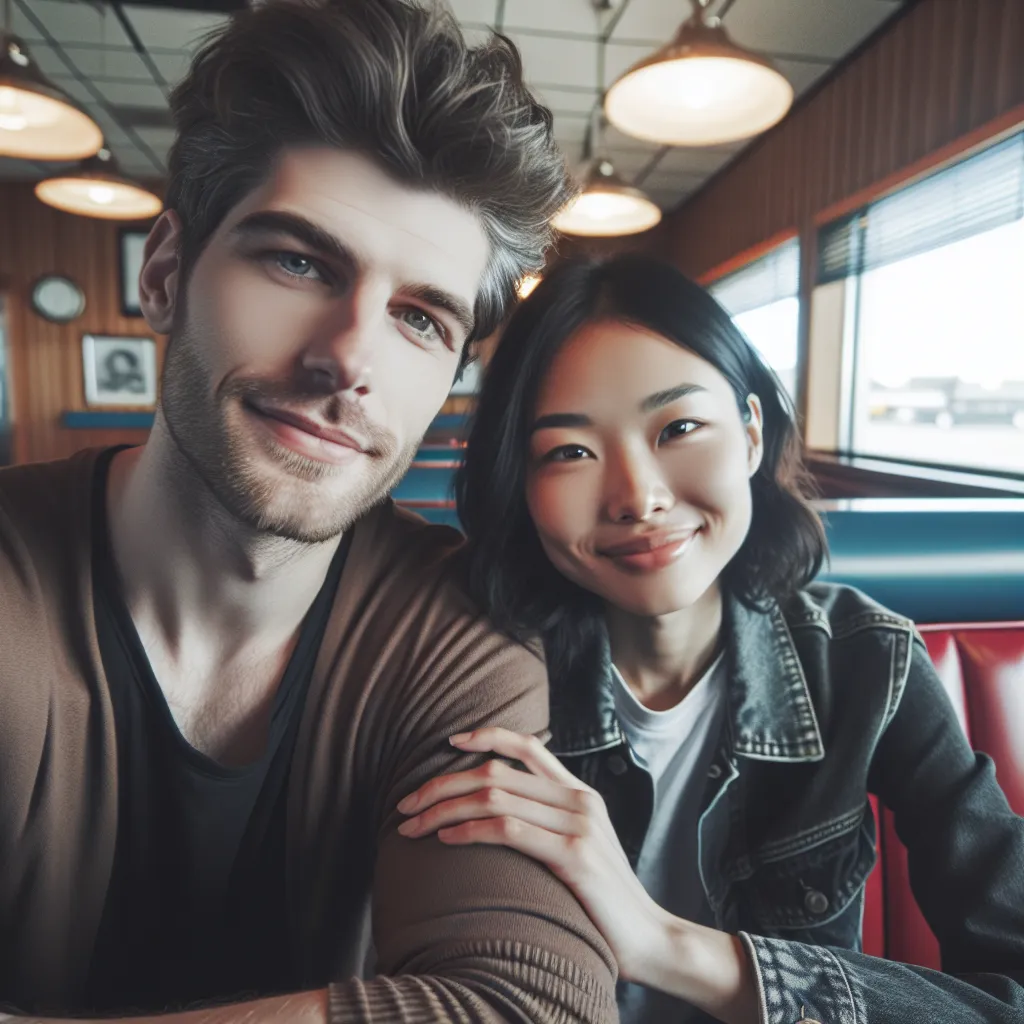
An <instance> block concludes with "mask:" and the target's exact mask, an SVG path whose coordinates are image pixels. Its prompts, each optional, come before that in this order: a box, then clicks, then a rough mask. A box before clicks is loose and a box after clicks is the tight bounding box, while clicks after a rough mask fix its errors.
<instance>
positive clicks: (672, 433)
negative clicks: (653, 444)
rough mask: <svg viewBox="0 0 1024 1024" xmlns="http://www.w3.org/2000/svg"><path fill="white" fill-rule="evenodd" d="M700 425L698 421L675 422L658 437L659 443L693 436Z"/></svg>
mask: <svg viewBox="0 0 1024 1024" xmlns="http://www.w3.org/2000/svg"><path fill="white" fill-rule="evenodd" d="M699 426H700V424H699V423H698V422H697V421H696V420H673V422H671V423H670V424H669V425H668V426H667V427H666V428H665V429H664V430H663V431H662V432H661V434H660V436H659V437H658V441H659V442H663V441H671V440H672V438H674V437H685V435H687V434H692V433H693V432H694V431H695V430H696V429H697V428H698V427H699Z"/></svg>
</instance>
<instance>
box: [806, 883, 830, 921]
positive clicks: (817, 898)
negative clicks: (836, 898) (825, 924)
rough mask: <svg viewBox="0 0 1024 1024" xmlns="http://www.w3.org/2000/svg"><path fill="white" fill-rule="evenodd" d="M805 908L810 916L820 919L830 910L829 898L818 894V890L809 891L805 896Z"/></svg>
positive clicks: (821, 893)
mask: <svg viewBox="0 0 1024 1024" xmlns="http://www.w3.org/2000/svg"><path fill="white" fill-rule="evenodd" d="M804 908H805V909H806V910H807V913H808V914H814V915H815V917H820V916H821V915H822V914H824V913H825V911H826V910H828V897H827V896H826V895H825V894H824V893H823V892H818V890H817V889H808V890H807V894H806V895H805V896H804Z"/></svg>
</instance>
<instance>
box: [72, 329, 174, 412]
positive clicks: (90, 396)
mask: <svg viewBox="0 0 1024 1024" xmlns="http://www.w3.org/2000/svg"><path fill="white" fill-rule="evenodd" d="M82 369H83V372H84V378H85V404H86V405H88V406H90V407H96V406H101V407H110V406H117V407H121V408H124V407H125V406H131V407H133V408H137V409H138V408H143V409H152V408H153V407H154V406H155V405H156V389H157V369H156V342H155V341H154V340H153V339H152V338H113V337H107V336H104V335H99V334H86V335H85V336H84V337H83V338H82Z"/></svg>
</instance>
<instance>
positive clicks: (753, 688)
mask: <svg viewBox="0 0 1024 1024" xmlns="http://www.w3.org/2000/svg"><path fill="white" fill-rule="evenodd" d="M801 488H802V470H801V463H800V457H799V448H798V442H797V436H796V432H795V429H794V423H793V417H792V412H791V410H790V408H789V405H788V403H787V401H786V400H785V398H784V397H783V395H782V393H781V392H780V389H779V386H778V383H777V381H776V379H775V377H774V376H773V375H772V373H771V372H770V371H769V370H768V369H767V368H766V367H765V366H764V364H763V363H762V362H761V361H760V359H759V358H758V356H757V354H756V353H755V352H754V350H753V349H752V348H751V346H750V345H749V344H748V343H747V341H746V340H745V339H744V338H743V336H742V335H741V334H740V333H739V331H738V330H737V329H736V328H735V327H734V326H733V324H732V322H731V321H730V319H729V317H728V316H727V315H726V314H725V312H724V311H723V310H722V309H721V308H720V307H719V306H718V305H717V304H716V303H715V302H714V300H713V299H711V298H710V297H709V296H708V295H707V294H706V293H705V292H704V291H703V290H702V289H700V288H699V287H697V286H696V285H694V284H693V283H692V282H690V281H688V280H687V279H685V278H684V277H683V276H682V275H680V274H679V273H677V272H676V271H675V270H673V269H671V268H670V267H667V266H665V265H662V264H659V263H657V262H654V261H651V260H648V259H644V258H639V257H634V256H630V257H619V258H616V259H613V260H611V261H610V262H607V263H604V264H588V263H584V264H570V265H566V266H564V267H562V268H561V269H559V270H557V271H556V272H555V273H553V274H552V275H550V276H549V278H548V279H547V280H546V281H545V282H544V283H543V284H542V285H541V286H540V287H539V288H537V289H536V291H535V292H534V293H533V295H532V296H531V297H530V299H529V300H528V301H526V302H525V303H524V304H523V306H522V307H521V308H520V309H519V310H518V311H517V313H516V315H515V316H514V318H513V320H512V322H511V324H510V325H509V327H508V330H507V331H506V334H505V336H504V339H503V341H502V343H501V345H500V346H499V349H498V351H497V353H496V355H495V357H494V360H493V362H492V363H491V366H490V369H489V372H488V376H487V381H486V383H485V385H484V390H483V394H482V396H481V401H480V406H479V410H478V413H477V417H476V421H475V423H474V427H473V430H472V434H471V436H470V440H469V445H468V448H467V452H466V461H465V466H464V468H463V470H462V472H461V475H460V478H459V481H458V497H459V512H460V515H461V517H462V521H463V523H464V524H465V526H466V529H467V533H468V536H469V547H468V552H467V555H468V559H469V568H470V574H471V579H472V584H473V587H474V589H475V591H476V594H477V597H478V598H479V600H480V601H481V603H482V604H483V605H484V607H485V608H486V609H487V611H488V612H489V614H491V615H492V616H493V617H494V618H495V619H496V620H497V621H498V622H499V623H500V624H502V625H503V626H504V627H505V628H507V629H509V630H512V631H514V632H515V633H516V634H517V635H520V636H523V637H525V636H527V635H528V634H531V633H539V634H540V635H542V636H543V639H544V643H545V648H546V652H547V656H548V662H549V670H550V677H551V691H552V708H551V731H552V741H551V744H550V747H551V751H550V752H549V751H548V750H545V749H544V747H543V746H542V745H541V744H540V743H539V742H538V741H536V740H534V739H532V738H529V737H520V736H516V735H514V734H511V733H507V732H501V731H491V730H484V731H481V732H479V733H473V734H468V735H464V736H459V737H453V738H452V743H453V744H455V745H456V746H458V747H460V748H461V749H464V750H466V751H485V752H493V753H494V754H497V755H499V756H501V757H504V758H508V759H511V760H514V761H517V762H520V764H521V767H522V768H523V769H525V770H517V768H515V767H513V766H512V765H510V764H508V763H506V762H503V761H492V762H490V763H488V764H486V765H485V766H484V767H483V768H479V769H476V770H473V771H468V772H464V773H461V774H457V775H452V776H449V777H445V778H441V779H437V780H434V781H433V782H431V783H429V784H428V785H427V786H425V787H424V788H423V789H422V790H420V791H419V792H418V793H415V794H413V795H412V796H411V797H410V798H408V799H407V800H405V801H403V802H402V804H400V805H399V809H400V810H401V811H402V812H403V813H407V814H409V815H410V818H409V820H408V821H407V822H406V823H405V824H404V825H403V827H402V830H403V831H404V832H405V834H406V835H409V836H424V835H429V834H434V833H436V834H437V835H438V837H439V838H440V839H441V841H442V842H445V843H453V844H455V843H477V842H483V843H500V844H504V845H506V846H509V847H512V848H514V849H517V850H520V851H522V852H523V853H526V854H528V855H530V856H532V857H535V858H537V859H539V860H541V861H543V862H544V863H546V864H547V865H548V866H549V867H550V868H551V870H552V871H554V872H555V873H556V874H557V875H558V876H559V877H560V878H561V879H562V880H563V881H564V882H565V883H566V884H567V885H568V886H569V887H570V888H572V889H573V891H574V892H575V893H576V895H577V896H578V898H579V899H580V901H581V902H582V903H583V905H584V906H585V907H586V909H587V911H588V913H589V914H590V915H591V917H592V918H593V920H594V921H595V923H596V924H597V926H598V927H599V928H600V929H601V931H602V933H603V934H604V936H605V938H606V939H607V941H608V943H609V945H610V946H611V948H612V951H613V952H614V954H615V956H616V958H617V960H618V962H619V966H620V971H621V974H622V977H623V979H626V980H627V981H628V982H629V983H630V984H624V985H623V986H622V988H621V991H620V1009H621V1011H622V1016H623V1020H625V1021H641V1020H642V1021H673V1022H676V1021H681V1020H692V1019H706V1018H704V1017H703V1016H702V1015H703V1014H708V1015H710V1016H711V1017H714V1018H717V1019H719V1020H722V1021H726V1022H730V1024H732V1022H735V1024H739V1022H750V1024H755V1022H757V1021H759V1020H760V1021H763V1022H765V1024H796V1022H797V1021H798V1020H817V1021H821V1022H824V1024H838V1022H841V1021H842V1022H857V1024H861V1022H865V1021H870V1022H872V1024H876V1022H893V1024H895V1022H897V1021H898V1022H900V1024H904V1022H905V1021H907V1020H908V1019H912V1020H920V1021H929V1022H940V1024H941V1022H950V1024H952V1022H953V1021H956V1022H961V1021H979V1022H980V1021H986V1022H992V1021H1011V1020H1013V1021H1021V1020H1022V1019H1024V987H1022V982H1024V821H1022V819H1020V818H1018V817H1016V816H1015V815H1014V814H1013V813H1012V812H1011V811H1010V808H1009V807H1008V805H1007V802H1006V799H1005V797H1004V796H1003V793H1002V792H1001V790H1000V789H999V786H998V785H997V783H996V781H995V777H994V773H993V768H992V763H991V761H989V760H988V758H986V757H984V756H983V755H979V756H975V755H974V754H973V753H972V751H971V750H970V748H969V746H968V744H967V742H966V740H965V738H964V736H963V733H962V732H961V729H960V726H959V725H958V723H957V720H956V717H955V714H954V711H953V709H952V707H951V705H950V702H949V701H948V699H947V698H946V696H945V693H944V691H943V689H942V686H941V683H940V682H939V680H938V678H937V677H936V675H935V672H934V671H933V669H932V667H931V663H930V661H929V659H928V655H927V653H926V651H925V648H924V646H923V644H922V643H921V641H920V639H919V638H918V637H917V634H916V633H915V631H914V628H913V625H912V623H910V622H909V621H907V620H906V619H904V618H902V617H900V616H898V615H895V614H893V613H891V612H888V611H886V610H885V609H884V608H881V607H879V606H878V605H876V604H874V603H873V602H872V601H871V600H869V599H868V598H867V597H865V596H864V595H862V594H860V593H859V592H857V591H854V590H852V589H849V588H846V587H841V586H835V585H829V584H815V583H811V582H810V581H811V580H812V579H813V577H814V576H815V575H816V573H817V571H818V569H819V568H820V565H821V562H822V558H823V555H824V550H825V543H824V538H823V534H822V529H821V525H820V523H819V521H818V519H817V517H816V515H815V514H814V512H813V511H812V510H811V509H810V508H809V506H808V505H807V503H806V500H805V498H804V496H803V492H802V489H801ZM552 752H553V753H552ZM553 754H557V755H558V759H560V760H558V759H556V758H555V757H554V756H553ZM869 793H876V794H878V796H879V797H880V799H881V800H882V801H883V802H884V803H885V804H886V805H887V806H888V807H889V808H891V809H892V811H893V812H894V813H895V816H896V824H897V830H898V832H899V834H900V837H901V838H902V839H903V841H904V842H905V844H906V846H907V848H908V850H909V855H910V865H911V872H912V877H913V883H914V891H915V894H916V896H917V900H918V903H919V904H920V906H921V908H922V910H923V911H924V913H925V916H926V917H927V919H928V921H929V923H930V925H931V926H932V928H933V930H934V931H935V933H936V935H937V936H938V938H939V940H940V943H941V945H942V954H943V963H944V966H945V970H946V971H947V972H948V973H946V974H939V973H937V972H934V971H928V970H925V969H923V968H915V967H907V966H902V965H899V964H894V963H890V962H887V961H884V960H880V959H875V958H872V957H868V956H865V955H864V954H862V953H860V952H859V949H860V926H861V913H862V907H863V898H864V896H863V894H864V882H865V879H866V878H867V876H868V874H869V873H870V871H871V868H872V866H873V864H874V860H875V853H874V849H875V829H874V819H873V816H872V814H871V812H870V807H869V805H868V794H869Z"/></svg>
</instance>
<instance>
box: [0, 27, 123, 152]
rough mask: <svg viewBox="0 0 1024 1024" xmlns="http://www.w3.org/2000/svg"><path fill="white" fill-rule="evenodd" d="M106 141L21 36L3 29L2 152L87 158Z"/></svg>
mask: <svg viewBox="0 0 1024 1024" xmlns="http://www.w3.org/2000/svg"><path fill="white" fill-rule="evenodd" d="M102 145H103V132H102V131H100V126H99V125H98V124H96V122H95V121H94V120H93V119H92V118H91V117H89V115H88V114H86V113H85V111H83V110H81V109H80V108H79V107H78V106H77V105H76V104H75V102H74V101H73V100H72V99H71V98H70V97H69V96H67V95H66V94H65V93H64V92H62V91H61V90H60V89H58V88H57V87H56V86H55V85H54V84H53V83H52V82H51V81H50V80H49V79H48V78H47V77H46V76H45V75H44V74H43V73H42V71H40V70H39V66H38V65H37V64H36V63H35V61H34V60H32V58H31V56H30V55H29V53H28V50H27V49H26V47H25V44H24V43H23V42H22V41H21V40H20V39H19V38H18V37H17V36H14V35H11V34H10V33H9V32H0V156H11V157H18V158H20V159H22V160H81V159H83V158H84V157H88V156H92V155H93V154H94V153H97V152H98V151H99V149H100V147H101V146H102Z"/></svg>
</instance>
